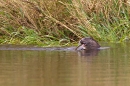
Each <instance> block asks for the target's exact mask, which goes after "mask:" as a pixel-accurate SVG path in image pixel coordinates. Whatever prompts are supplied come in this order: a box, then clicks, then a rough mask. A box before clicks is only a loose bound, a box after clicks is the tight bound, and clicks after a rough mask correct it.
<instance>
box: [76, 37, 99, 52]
mask: <svg viewBox="0 0 130 86" xmlns="http://www.w3.org/2000/svg"><path fill="white" fill-rule="evenodd" d="M79 48H80V50H96V49H98V48H100V45H99V44H98V42H97V41H96V40H94V39H93V38H92V37H85V38H82V39H81V40H80V41H79V45H78V47H76V49H75V50H78V49H79Z"/></svg>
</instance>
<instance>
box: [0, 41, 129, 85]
mask: <svg viewBox="0 0 130 86" xmlns="http://www.w3.org/2000/svg"><path fill="white" fill-rule="evenodd" d="M101 45H102V46H109V47H110V48H109V49H102V50H100V51H93V52H89V53H88V52H81V51H80V52H77V51H75V50H72V51H71V50H57V49H56V50H53V49H51V50H50V49H48V50H46V49H43V48H37V47H35V48H34V47H32V48H31V47H29V48H28V47H27V46H24V47H23V46H20V47H18V46H11V47H10V46H8V47H7V46H0V86H130V83H129V81H130V49H129V47H130V44H129V43H126V44H104V43H103V44H101ZM5 47H6V49H5ZM22 49H23V50H22ZM26 49H27V50H26ZM40 49H41V50H40ZM64 49H65V48H64Z"/></svg>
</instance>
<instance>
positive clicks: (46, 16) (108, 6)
mask: <svg viewBox="0 0 130 86" xmlns="http://www.w3.org/2000/svg"><path fill="white" fill-rule="evenodd" d="M129 15H130V14H129V2H128V1H127V0H98V1H97V0H1V1H0V38H1V40H0V43H1V44H5V43H7V44H9V43H10V44H34V45H40V46H47V45H48V46H52V45H68V44H70V43H71V42H75V41H78V40H79V39H80V38H82V37H85V36H91V37H93V38H95V39H96V40H98V41H106V42H108V41H109V42H123V41H125V40H128V39H129V38H130V35H129V33H130V30H129Z"/></svg>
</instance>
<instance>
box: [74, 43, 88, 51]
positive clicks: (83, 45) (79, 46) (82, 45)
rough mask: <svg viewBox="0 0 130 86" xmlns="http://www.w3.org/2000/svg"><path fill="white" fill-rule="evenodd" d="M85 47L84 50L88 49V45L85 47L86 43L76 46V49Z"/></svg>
mask: <svg viewBox="0 0 130 86" xmlns="http://www.w3.org/2000/svg"><path fill="white" fill-rule="evenodd" d="M79 48H80V49H81V50H82V49H83V50H86V47H85V44H80V45H78V46H77V47H76V48H75V50H78V49H79Z"/></svg>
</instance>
